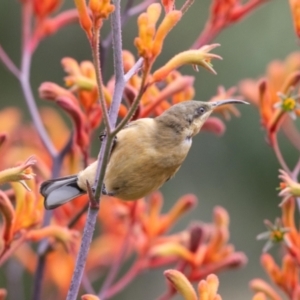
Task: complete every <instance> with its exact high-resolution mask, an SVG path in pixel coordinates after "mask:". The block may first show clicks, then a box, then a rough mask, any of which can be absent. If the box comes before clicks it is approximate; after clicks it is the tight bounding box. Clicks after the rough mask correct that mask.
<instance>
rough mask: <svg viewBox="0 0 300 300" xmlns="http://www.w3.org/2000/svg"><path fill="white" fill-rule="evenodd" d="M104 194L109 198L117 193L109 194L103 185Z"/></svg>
mask: <svg viewBox="0 0 300 300" xmlns="http://www.w3.org/2000/svg"><path fill="white" fill-rule="evenodd" d="M102 194H103V195H107V196H114V195H115V193H114V192H108V191H107V190H106V188H105V184H103V185H102Z"/></svg>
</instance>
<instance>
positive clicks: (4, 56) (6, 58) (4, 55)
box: [0, 45, 20, 78]
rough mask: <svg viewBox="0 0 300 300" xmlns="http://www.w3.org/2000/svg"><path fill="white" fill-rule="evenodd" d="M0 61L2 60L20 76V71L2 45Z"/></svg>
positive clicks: (11, 70) (13, 72) (16, 75)
mask: <svg viewBox="0 0 300 300" xmlns="http://www.w3.org/2000/svg"><path fill="white" fill-rule="evenodd" d="M0 61H2V63H3V65H4V66H5V67H6V68H7V69H8V70H9V71H10V72H11V73H12V74H13V75H14V76H15V77H16V78H20V71H19V69H18V68H17V67H16V65H15V64H14V63H13V61H12V60H11V59H10V57H9V56H8V55H7V53H6V52H5V51H4V49H3V48H2V47H1V45H0Z"/></svg>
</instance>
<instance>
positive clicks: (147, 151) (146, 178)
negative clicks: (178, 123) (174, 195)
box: [104, 134, 190, 200]
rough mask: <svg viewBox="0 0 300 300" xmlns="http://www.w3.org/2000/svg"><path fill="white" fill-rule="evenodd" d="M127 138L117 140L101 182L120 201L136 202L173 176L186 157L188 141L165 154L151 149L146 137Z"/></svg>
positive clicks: (155, 148)
mask: <svg viewBox="0 0 300 300" xmlns="http://www.w3.org/2000/svg"><path fill="white" fill-rule="evenodd" d="M128 137H129V138H128ZM128 137H127V136H126V137H122V138H121V139H120V140H119V139H118V142H117V143H119V144H117V146H116V149H115V150H114V151H113V153H112V156H111V159H110V161H109V164H108V166H107V170H106V174H105V179H104V183H105V188H106V191H107V192H108V193H112V194H114V195H115V196H116V197H118V198H121V199H123V200H136V199H139V198H142V197H145V196H146V195H148V194H149V193H151V192H153V191H155V190H157V189H159V188H160V187H161V186H162V185H163V184H164V183H165V182H166V181H167V180H168V179H170V178H171V177H173V176H174V174H175V173H176V172H177V170H178V169H179V167H180V165H181V163H182V162H183V160H184V159H185V157H186V155H187V152H188V150H189V148H190V142H189V141H187V142H185V144H184V145H181V146H182V147H178V148H176V149H173V150H174V151H168V150H169V149H164V148H161V149H159V148H157V147H153V143H152V142H151V139H150V138H149V137H148V136H147V135H146V134H145V135H143V136H139V137H138V138H136V139H135V140H131V136H130V135H128ZM123 138H124V140H123ZM127 138H128V140H127Z"/></svg>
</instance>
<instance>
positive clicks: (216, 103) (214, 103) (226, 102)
mask: <svg viewBox="0 0 300 300" xmlns="http://www.w3.org/2000/svg"><path fill="white" fill-rule="evenodd" d="M225 104H249V103H248V102H246V101H243V100H237V99H226V100H220V101H214V102H211V105H212V107H213V108H215V107H218V106H221V105H225Z"/></svg>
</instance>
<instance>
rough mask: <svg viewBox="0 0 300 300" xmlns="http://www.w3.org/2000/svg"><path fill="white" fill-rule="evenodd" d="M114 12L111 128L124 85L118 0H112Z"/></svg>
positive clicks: (115, 120)
mask: <svg viewBox="0 0 300 300" xmlns="http://www.w3.org/2000/svg"><path fill="white" fill-rule="evenodd" d="M114 4H115V13H114V14H113V15H112V17H111V31H112V36H113V42H112V44H113V57H114V74H115V89H114V95H113V100H112V104H111V107H110V110H109V118H110V121H111V124H112V126H113V128H114V127H115V124H116V122H117V117H118V112H119V109H120V104H121V101H122V96H123V91H124V87H125V81H124V69H123V57H122V25H121V22H120V20H121V4H120V1H119V0H115V1H114Z"/></svg>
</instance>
